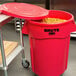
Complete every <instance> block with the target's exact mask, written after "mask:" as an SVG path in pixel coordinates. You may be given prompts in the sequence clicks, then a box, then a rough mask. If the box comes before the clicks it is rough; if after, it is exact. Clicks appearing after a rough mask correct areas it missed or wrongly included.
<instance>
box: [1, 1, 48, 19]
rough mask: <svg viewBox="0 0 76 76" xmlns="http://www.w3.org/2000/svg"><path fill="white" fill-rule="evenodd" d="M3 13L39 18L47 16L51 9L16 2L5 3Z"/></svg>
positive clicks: (26, 17)
mask: <svg viewBox="0 0 76 76" xmlns="http://www.w3.org/2000/svg"><path fill="white" fill-rule="evenodd" d="M2 13H3V14H6V15H9V16H13V17H17V18H22V19H32V20H37V19H42V18H44V17H45V16H47V15H48V13H49V11H48V10H46V9H44V8H42V7H39V6H36V5H32V4H27V3H15V2H14V3H6V4H3V5H2Z"/></svg>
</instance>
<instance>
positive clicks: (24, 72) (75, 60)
mask: <svg viewBox="0 0 76 76" xmlns="http://www.w3.org/2000/svg"><path fill="white" fill-rule="evenodd" d="M2 31H3V37H4V40H13V41H18V42H19V41H20V40H19V33H17V32H15V28H14V25H12V24H8V25H5V26H4V27H3V28H2ZM24 42H25V55H26V58H27V60H29V61H30V48H29V47H30V46H29V40H28V36H24ZM21 62H22V61H21V54H19V55H18V56H17V57H16V58H15V59H14V60H13V61H12V63H11V64H10V65H9V68H8V75H9V76H34V73H33V72H32V70H31V66H30V68H29V69H24V68H23V67H22V65H21ZM0 76H4V74H3V71H0ZM63 76H76V39H72V40H71V41H70V51H69V63H68V69H67V71H66V72H65V73H64V75H63Z"/></svg>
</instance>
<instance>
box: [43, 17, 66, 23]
mask: <svg viewBox="0 0 76 76" xmlns="http://www.w3.org/2000/svg"><path fill="white" fill-rule="evenodd" d="M62 22H66V20H63V19H59V18H45V19H43V20H42V23H47V24H57V23H62Z"/></svg>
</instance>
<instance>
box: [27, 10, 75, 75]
mask: <svg viewBox="0 0 76 76" xmlns="http://www.w3.org/2000/svg"><path fill="white" fill-rule="evenodd" d="M48 17H54V18H55V17H56V18H61V19H65V20H67V22H64V23H60V24H43V23H39V22H36V21H30V20H29V21H27V25H26V27H27V29H28V32H29V37H30V45H31V60H32V61H31V64H32V70H33V72H35V73H36V74H37V75H39V76H60V75H61V74H63V73H64V72H65V70H66V69H67V63H68V53H69V42H70V33H71V32H73V31H76V25H75V22H74V17H73V15H71V14H70V13H67V12H64V11H57V10H56V11H55V10H52V11H50V13H49V15H48ZM45 29H50V30H51V29H53V32H55V34H52V35H51V34H50V35H49V31H48V32H45V31H44V30H45ZM55 29H59V31H55Z"/></svg>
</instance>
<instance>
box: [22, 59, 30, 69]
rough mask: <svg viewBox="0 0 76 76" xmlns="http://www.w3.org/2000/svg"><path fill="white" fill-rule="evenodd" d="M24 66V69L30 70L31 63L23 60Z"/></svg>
mask: <svg viewBox="0 0 76 76" xmlns="http://www.w3.org/2000/svg"><path fill="white" fill-rule="evenodd" d="M22 66H23V67H24V68H26V69H27V68H29V66H30V63H29V61H27V60H22Z"/></svg>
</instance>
